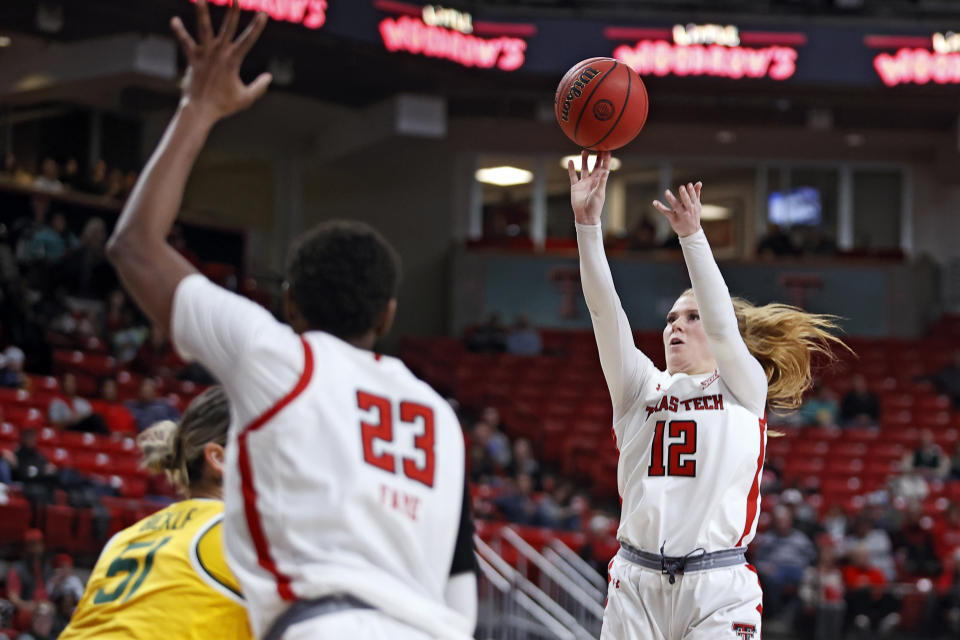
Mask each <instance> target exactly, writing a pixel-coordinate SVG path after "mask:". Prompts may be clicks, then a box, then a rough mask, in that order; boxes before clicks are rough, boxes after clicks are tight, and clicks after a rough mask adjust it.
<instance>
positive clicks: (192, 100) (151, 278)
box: [107, 0, 271, 331]
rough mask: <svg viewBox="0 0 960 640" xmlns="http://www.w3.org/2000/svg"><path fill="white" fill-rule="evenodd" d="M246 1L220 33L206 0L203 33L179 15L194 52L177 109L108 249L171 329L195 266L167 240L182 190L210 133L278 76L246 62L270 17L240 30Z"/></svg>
mask: <svg viewBox="0 0 960 640" xmlns="http://www.w3.org/2000/svg"><path fill="white" fill-rule="evenodd" d="M239 20H240V6H239V3H238V2H237V1H236V0H234V2H233V4H232V6H231V7H230V9H229V10H228V11H227V16H226V18H225V19H224V21H223V24H222V25H221V27H220V31H219V33H216V34H214V31H213V26H212V25H211V22H210V12H209V10H208V8H207V3H206V0H197V39H196V40H194V39H193V37H191V36H190V34H189V33H188V32H187V30H186V28H185V27H184V25H183V22H181V21H180V19H179V18H174V19H173V20H172V21H171V23H170V26H171V28H172V29H173V32H174V34H175V35H176V37H177V40H178V41H179V42H180V46H181V48H182V49H183V53H184V55H185V57H186V59H187V64H188V68H187V72H186V75H185V76H184V79H183V88H182V96H181V99H180V104H179V106H178V108H177V112H176V114H175V115H174V117H173V119H172V120H171V121H170V124H169V125H168V126H167V130H166V131H165V132H164V134H163V138H162V139H161V140H160V144H159V145H157V148H156V150H155V151H154V152H153V155H152V156H151V157H150V160H149V162H148V163H147V166H146V167H145V168H144V170H143V173H142V174H141V175H140V179H139V180H138V181H137V184H136V186H135V187H134V189H133V191H132V192H131V194H130V197H129V198H128V199H127V204H126V206H124V208H123V213H121V215H120V220H119V221H118V222H117V227H116V229H115V230H114V232H113V235H112V236H111V237H110V241H109V242H108V244H107V255H108V257H109V258H110V261H111V262H112V263H113V265H114V267H115V268H116V269H117V273H118V274H119V275H120V279H121V280H122V281H123V283H124V285H125V286H126V288H127V291H129V292H130V295H132V296H133V298H134V299H135V300H136V301H137V303H138V304H139V306H140V308H141V309H143V311H144V312H145V313H146V314H147V315H148V316H149V317H150V319H151V320H152V321H153V322H154V323H155V324H157V325H159V326H160V327H162V328H163V330H164V331H168V330H169V328H170V324H171V319H170V315H171V308H172V306H173V296H174V292H175V291H176V289H177V285H179V284H180V281H181V280H183V279H184V278H185V277H187V276H188V275H190V274H191V273H195V271H196V270H195V269H194V268H193V267H192V266H191V265H190V263H189V262H187V261H186V260H185V259H184V258H183V257H182V256H181V255H180V254H179V253H177V252H176V251H175V250H174V249H173V248H172V247H171V246H170V245H168V244H167V241H166V238H167V235H168V234H169V233H170V228H171V226H172V225H173V221H174V220H175V219H176V217H177V212H178V211H179V209H180V203H181V200H182V199H183V189H184V186H185V185H186V182H187V177H188V176H189V175H190V170H191V168H192V167H193V163H194V161H195V160H196V158H197V155H198V154H199V153H200V150H201V149H202V148H203V144H204V142H205V141H206V138H207V135H208V134H209V133H210V130H211V129H212V128H213V125H214V124H216V123H217V121H218V120H220V119H221V118H225V117H227V116H229V115H231V114H233V113H236V112H237V111H240V110H242V109H246V108H247V107H249V106H250V105H251V104H253V102H254V101H255V100H256V99H257V98H259V97H260V96H261V95H263V93H264V92H265V91H266V90H267V86H268V85H269V84H270V80H271V77H270V75H269V74H266V73H264V74H261V75H260V76H259V77H258V78H257V79H256V80H254V81H253V82H252V83H251V84H249V85H245V84H244V83H243V81H242V80H241V79H240V74H239V72H240V65H241V63H242V62H243V59H244V57H245V56H246V54H247V52H248V51H249V50H250V47H252V46H253V44H254V42H256V40H257V38H258V37H259V36H260V33H261V32H262V31H263V28H264V26H265V25H266V23H267V18H266V15H265V14H263V13H260V14H258V15H257V16H256V18H254V19H253V21H252V22H251V23H250V24H249V25H248V26H247V28H246V29H245V30H244V31H243V33H241V34H240V35H239V36H237V37H235V36H236V33H237V26H238V23H239Z"/></svg>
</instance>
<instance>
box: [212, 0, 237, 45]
mask: <svg viewBox="0 0 960 640" xmlns="http://www.w3.org/2000/svg"><path fill="white" fill-rule="evenodd" d="M239 22H240V2H239V0H233V2H231V3H230V8H229V9H227V17H226V18H224V20H223V24H222V25H221V26H220V35H218V36H217V38H218V39H219V40H220V41H221V42H230V41H232V40H233V36H235V35H236V34H237V24H239Z"/></svg>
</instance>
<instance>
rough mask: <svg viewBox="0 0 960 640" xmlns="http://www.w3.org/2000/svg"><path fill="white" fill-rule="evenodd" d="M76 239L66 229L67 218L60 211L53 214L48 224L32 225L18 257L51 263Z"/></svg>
mask: <svg viewBox="0 0 960 640" xmlns="http://www.w3.org/2000/svg"><path fill="white" fill-rule="evenodd" d="M76 243H77V239H76V238H75V237H74V236H73V234H72V233H70V230H69V229H67V218H66V216H64V215H63V214H62V213H55V214H53V218H51V220H50V225H49V226H47V225H46V224H39V225H37V226H36V227H34V229H33V231H32V233H31V234H30V238H29V239H28V240H26V244H25V245H24V246H23V248H22V251H21V254H20V258H21V260H23V261H25V262H29V263H35V262H42V263H47V264H53V263H55V262H57V261H58V260H60V258H62V257H63V256H64V255H65V254H66V253H67V250H68V249H72V248H73V247H74V246H76Z"/></svg>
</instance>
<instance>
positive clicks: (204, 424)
mask: <svg viewBox="0 0 960 640" xmlns="http://www.w3.org/2000/svg"><path fill="white" fill-rule="evenodd" d="M229 426H230V410H229V406H228V405H227V396H226V394H225V393H224V392H223V389H222V388H221V387H219V386H214V387H210V388H209V389H207V390H206V391H204V392H203V393H201V394H200V395H199V396H197V397H196V398H194V399H193V402H191V403H190V406H189V407H187V410H186V411H185V412H184V413H183V417H182V418H181V419H180V424H179V425H178V424H176V423H174V422H171V421H169V420H164V421H163V422H158V423H156V424H154V425H153V426H151V427H150V428H149V429H146V430H144V431H143V432H142V433H141V434H140V435H139V436H137V445H138V446H139V447H140V451H141V452H142V453H143V462H142V465H143V467H145V468H146V469H147V470H149V471H150V472H151V473H166V474H167V478H169V480H170V482H171V483H172V484H173V485H174V486H175V487H176V488H177V490H178V491H179V492H180V493H182V494H183V495H189V493H190V490H191V489H192V488H194V487H196V486H197V485H199V484H200V483H201V482H203V481H204V475H205V474H204V467H205V466H206V459H205V457H204V453H203V448H204V446H205V445H206V444H207V443H210V442H214V443H216V444H219V445H221V446H222V445H225V444H226V441H227V429H228V428H229Z"/></svg>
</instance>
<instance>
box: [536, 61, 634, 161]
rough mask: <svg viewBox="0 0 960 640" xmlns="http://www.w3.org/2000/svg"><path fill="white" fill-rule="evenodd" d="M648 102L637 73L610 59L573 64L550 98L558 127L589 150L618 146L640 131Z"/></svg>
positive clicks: (607, 149) (606, 149)
mask: <svg viewBox="0 0 960 640" xmlns="http://www.w3.org/2000/svg"><path fill="white" fill-rule="evenodd" d="M649 106H650V102H649V100H648V99H647V88H646V87H645V86H643V80H641V79H640V76H638V75H637V73H636V72H635V71H634V70H633V69H631V68H630V67H628V66H627V65H625V64H623V63H622V62H618V61H616V60H614V59H613V58H589V59H587V60H584V61H583V62H579V63H577V64H575V65H574V66H573V67H572V68H571V69H570V70H569V71H567V73H566V75H564V76H563V79H562V80H561V81H560V86H558V87H557V93H556V95H555V96H554V99H553V107H554V112H555V113H556V116H557V122H558V123H559V124H560V128H561V129H563V132H564V133H565V134H567V137H568V138H570V139H571V140H573V141H574V142H575V143H576V144H577V145H579V146H581V147H583V148H584V149H590V150H591V151H611V150H613V149H619V148H620V147H622V146H623V145H625V144H627V143H628V142H630V141H631V140H633V139H634V138H635V137H637V134H638V133H640V129H643V125H644V123H645V122H646V121H647V111H648V109H649Z"/></svg>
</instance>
